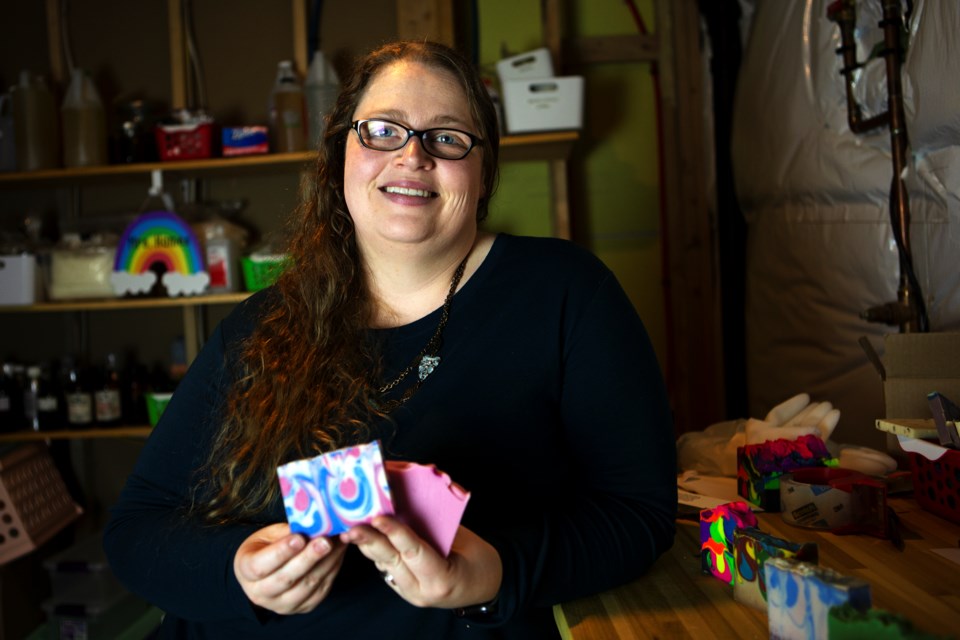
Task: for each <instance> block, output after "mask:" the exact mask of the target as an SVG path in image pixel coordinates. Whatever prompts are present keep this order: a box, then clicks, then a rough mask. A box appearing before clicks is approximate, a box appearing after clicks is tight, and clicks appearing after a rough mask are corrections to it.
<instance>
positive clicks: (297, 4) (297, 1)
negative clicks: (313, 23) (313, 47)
mask: <svg viewBox="0 0 960 640" xmlns="http://www.w3.org/2000/svg"><path fill="white" fill-rule="evenodd" d="M291 3H292V12H293V63H294V65H295V68H296V69H297V71H298V72H299V73H300V74H301V75H302V76H306V75H307V68H308V67H309V66H310V58H311V57H312V56H313V51H307V47H308V45H307V32H308V29H307V20H308V18H307V4H306V0H291Z"/></svg>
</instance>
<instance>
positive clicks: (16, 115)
mask: <svg viewBox="0 0 960 640" xmlns="http://www.w3.org/2000/svg"><path fill="white" fill-rule="evenodd" d="M12 95H13V129H14V139H15V140H16V142H17V144H16V154H17V169H18V170H19V171H36V170H38V169H53V168H55V167H57V166H58V165H59V156H60V137H59V119H58V118H57V110H56V107H55V106H54V103H53V94H51V93H50V90H49V89H48V88H47V85H46V83H45V82H44V81H43V80H42V79H41V78H39V77H35V76H34V75H33V74H31V73H30V72H29V71H26V70H24V71H21V72H20V82H19V83H18V84H17V86H16V87H14V88H13V92H12Z"/></svg>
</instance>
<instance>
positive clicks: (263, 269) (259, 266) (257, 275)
mask: <svg viewBox="0 0 960 640" xmlns="http://www.w3.org/2000/svg"><path fill="white" fill-rule="evenodd" d="M240 264H241V266H242V267H243V283H244V285H245V286H246V287H247V291H259V290H260V289H263V288H265V287H269V286H270V285H271V284H273V283H274V282H276V281H277V278H279V277H280V274H281V273H283V270H284V269H286V267H287V258H286V257H282V258H251V257H250V256H247V257H244V258H243V259H241V260H240Z"/></svg>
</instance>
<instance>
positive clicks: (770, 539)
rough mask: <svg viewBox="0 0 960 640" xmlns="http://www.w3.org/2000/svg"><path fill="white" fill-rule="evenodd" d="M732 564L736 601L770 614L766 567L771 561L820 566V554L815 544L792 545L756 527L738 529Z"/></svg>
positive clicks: (793, 543)
mask: <svg viewBox="0 0 960 640" xmlns="http://www.w3.org/2000/svg"><path fill="white" fill-rule="evenodd" d="M733 541H734V545H733V546H734V549H733V561H734V566H735V567H736V571H735V574H736V580H735V582H734V583H733V598H734V599H735V600H736V601H737V602H740V603H742V604H745V605H747V606H750V607H753V608H754V609H759V610H760V611H766V610H767V583H766V580H764V576H763V564H764V563H765V562H766V561H767V560H769V559H770V558H789V559H792V560H802V561H803V562H809V563H811V564H817V562H818V556H819V551H818V548H817V545H816V543H814V542H806V543H798V542H790V541H788V540H783V539H781V538H777V537H775V536H772V535H770V534H768V533H764V532H763V531H760V529H757V528H754V527H747V528H744V529H737V530H736V531H735V532H734V534H733Z"/></svg>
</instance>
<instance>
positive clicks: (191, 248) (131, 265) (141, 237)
mask: <svg viewBox="0 0 960 640" xmlns="http://www.w3.org/2000/svg"><path fill="white" fill-rule="evenodd" d="M158 274H160V278H159V279H160V283H161V284H162V285H163V287H164V288H165V289H166V293H167V295H168V296H171V297H172V296H178V295H196V294H200V293H203V292H204V291H205V290H206V288H207V285H208V284H209V282H210V276H209V275H208V274H207V272H206V271H205V270H204V264H203V255H202V253H201V250H200V243H199V242H198V241H197V236H196V234H194V232H193V229H191V228H190V225H188V224H187V223H186V222H184V221H183V219H182V218H180V217H179V216H178V215H177V214H175V213H173V212H171V211H150V212H147V213H143V214H141V215H139V216H137V218H136V219H135V220H134V221H133V222H131V223H130V224H129V225H128V226H127V228H126V229H125V230H124V232H123V235H122V236H121V237H120V244H119V245H118V246H117V255H116V258H115V259H114V263H113V274H112V275H111V277H110V282H111V284H112V285H113V290H114V292H115V293H116V294H117V295H118V296H122V295H124V294H128V293H130V294H147V293H150V291H151V290H152V289H153V288H154V286H155V285H156V284H157V279H158Z"/></svg>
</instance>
